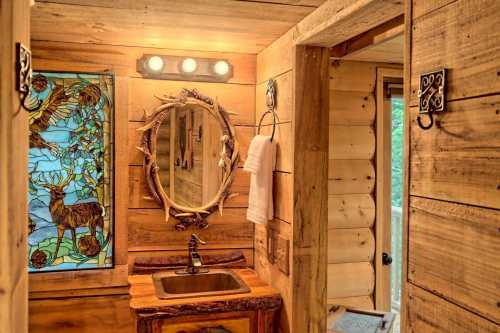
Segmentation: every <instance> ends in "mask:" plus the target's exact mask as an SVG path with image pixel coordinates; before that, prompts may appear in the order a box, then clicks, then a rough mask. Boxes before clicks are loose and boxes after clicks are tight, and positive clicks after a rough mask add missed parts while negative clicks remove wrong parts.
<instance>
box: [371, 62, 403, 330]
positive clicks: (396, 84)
mask: <svg viewBox="0 0 500 333" xmlns="http://www.w3.org/2000/svg"><path fill="white" fill-rule="evenodd" d="M403 138H404V98H403V75H402V70H401V69H395V68H378V69H377V175H378V181H377V190H376V196H377V223H376V238H377V254H376V256H377V257H376V258H377V273H376V279H377V290H376V293H377V297H376V298H377V309H379V310H384V311H392V312H393V313H395V314H396V323H395V327H394V332H397V333H399V312H400V308H401V286H402V281H401V276H402V261H403V258H402V255H403V248H402V247H403V246H402V245H403V240H402V230H403V218H402V216H403V215H402V207H403V186H404V184H403V170H404V164H403V163H404V162H403V156H404V155H403V146H404V145H403Z"/></svg>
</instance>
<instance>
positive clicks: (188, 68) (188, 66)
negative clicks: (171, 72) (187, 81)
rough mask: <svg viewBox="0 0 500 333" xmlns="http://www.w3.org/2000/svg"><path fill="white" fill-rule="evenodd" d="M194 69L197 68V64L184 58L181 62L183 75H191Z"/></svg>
mask: <svg viewBox="0 0 500 333" xmlns="http://www.w3.org/2000/svg"><path fill="white" fill-rule="evenodd" d="M196 67H198V64H197V63H196V60H194V59H193V58H186V59H184V60H182V71H183V72H184V73H193V72H194V71H195V70H196Z"/></svg>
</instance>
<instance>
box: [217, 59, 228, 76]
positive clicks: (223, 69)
mask: <svg viewBox="0 0 500 333" xmlns="http://www.w3.org/2000/svg"><path fill="white" fill-rule="evenodd" d="M214 72H215V74H217V75H220V76H224V75H226V74H227V73H229V63H228V62H227V61H225V60H219V61H217V62H216V63H215V64H214Z"/></svg>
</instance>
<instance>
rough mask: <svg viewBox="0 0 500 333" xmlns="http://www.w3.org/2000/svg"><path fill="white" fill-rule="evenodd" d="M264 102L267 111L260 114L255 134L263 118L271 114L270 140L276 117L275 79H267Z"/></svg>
mask: <svg viewBox="0 0 500 333" xmlns="http://www.w3.org/2000/svg"><path fill="white" fill-rule="evenodd" d="M266 104H267V111H266V112H264V113H263V114H262V116H261V117H260V120H259V125H258V127H257V134H260V128H261V126H262V121H263V120H264V118H265V117H266V116H267V115H268V114H271V115H272V116H273V131H272V133H271V141H273V139H274V133H275V132H276V118H277V117H278V115H277V114H276V111H275V109H276V81H274V80H273V79H269V80H268V81H267V89H266Z"/></svg>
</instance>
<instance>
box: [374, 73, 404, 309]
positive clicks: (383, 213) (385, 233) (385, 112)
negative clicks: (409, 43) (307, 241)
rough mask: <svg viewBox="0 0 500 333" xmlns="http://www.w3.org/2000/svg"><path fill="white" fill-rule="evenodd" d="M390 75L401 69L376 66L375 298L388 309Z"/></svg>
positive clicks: (380, 307)
mask: <svg viewBox="0 0 500 333" xmlns="http://www.w3.org/2000/svg"><path fill="white" fill-rule="evenodd" d="M390 78H391V79H394V78H397V79H401V80H402V79H403V69H402V68H401V69H398V68H385V67H378V68H377V84H376V89H375V90H376V103H377V105H376V110H377V111H376V136H377V146H376V175H377V176H376V190H375V200H376V205H375V207H376V215H375V216H376V217H375V260H374V264H375V265H374V266H375V298H374V301H375V309H377V310H380V311H390V310H391V293H390V290H391V283H390V266H384V265H383V264H382V253H383V252H387V253H391V234H390V230H391V201H390V197H391V172H390V171H391V132H390V129H391V112H390V111H391V109H390V108H389V109H388V108H387V105H386V104H385V103H384V82H385V81H387V79H390ZM387 198H389V200H387ZM403 218H404V217H403Z"/></svg>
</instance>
